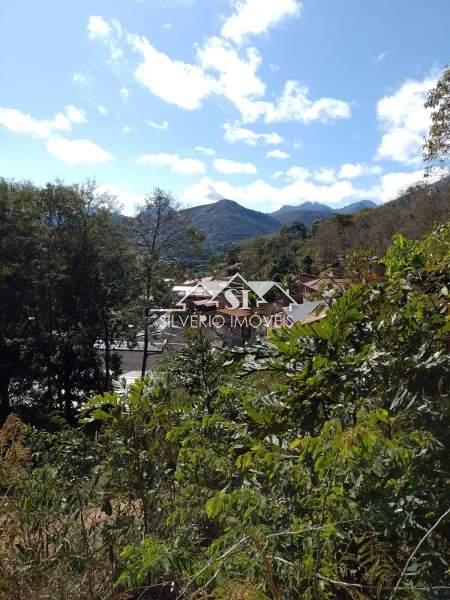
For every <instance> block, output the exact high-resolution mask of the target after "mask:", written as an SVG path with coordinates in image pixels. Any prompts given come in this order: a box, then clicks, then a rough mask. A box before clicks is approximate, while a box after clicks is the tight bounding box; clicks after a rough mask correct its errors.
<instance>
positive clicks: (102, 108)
mask: <svg viewBox="0 0 450 600" xmlns="http://www.w3.org/2000/svg"><path fill="white" fill-rule="evenodd" d="M97 108H98V112H99V113H100V114H101V115H103V116H105V115H107V114H108V110H107V109H106V107H104V106H103V105H102V104H100V106H98V107H97Z"/></svg>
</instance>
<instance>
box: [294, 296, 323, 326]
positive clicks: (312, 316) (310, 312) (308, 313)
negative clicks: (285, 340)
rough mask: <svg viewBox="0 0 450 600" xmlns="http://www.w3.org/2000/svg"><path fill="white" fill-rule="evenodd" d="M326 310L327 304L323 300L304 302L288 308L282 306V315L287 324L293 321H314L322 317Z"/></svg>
mask: <svg viewBox="0 0 450 600" xmlns="http://www.w3.org/2000/svg"><path fill="white" fill-rule="evenodd" d="M327 310H328V305H327V304H326V303H325V302H324V301H323V300H314V301H312V302H304V303H303V304H297V305H296V306H291V307H290V308H283V315H284V319H285V323H286V324H287V325H293V324H294V323H314V322H315V321H320V319H323V318H324V317H325V316H326V314H327Z"/></svg>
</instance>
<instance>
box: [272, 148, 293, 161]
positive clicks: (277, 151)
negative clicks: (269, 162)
mask: <svg viewBox="0 0 450 600" xmlns="http://www.w3.org/2000/svg"><path fill="white" fill-rule="evenodd" d="M289 156H290V154H288V153H287V152H284V151H283V150H280V149H279V148H276V149H275V150H270V151H269V152H268V153H267V154H266V158H277V159H278V160H284V159H285V158H289Z"/></svg>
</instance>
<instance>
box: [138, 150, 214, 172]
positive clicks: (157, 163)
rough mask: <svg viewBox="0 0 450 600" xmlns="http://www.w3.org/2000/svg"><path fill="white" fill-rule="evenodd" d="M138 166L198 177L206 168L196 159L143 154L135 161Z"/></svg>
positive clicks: (164, 154) (162, 153) (176, 155)
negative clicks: (163, 168) (168, 169)
mask: <svg viewBox="0 0 450 600" xmlns="http://www.w3.org/2000/svg"><path fill="white" fill-rule="evenodd" d="M137 163H138V164H140V165H147V166H150V167H159V168H160V167H169V168H170V169H171V170H172V171H173V172H174V173H181V174H183V175H198V174H201V173H205V171H206V168H205V165H204V163H203V162H202V161H201V160H198V159H196V158H181V157H180V156H178V154H167V153H165V152H161V153H160V154H143V155H142V156H140V157H139V158H138V159H137Z"/></svg>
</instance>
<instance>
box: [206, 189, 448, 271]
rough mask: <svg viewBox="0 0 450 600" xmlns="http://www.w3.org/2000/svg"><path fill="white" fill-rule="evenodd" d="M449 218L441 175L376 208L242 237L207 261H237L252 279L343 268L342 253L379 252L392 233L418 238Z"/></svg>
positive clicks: (220, 266)
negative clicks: (229, 248)
mask: <svg viewBox="0 0 450 600" xmlns="http://www.w3.org/2000/svg"><path fill="white" fill-rule="evenodd" d="M449 219H450V187H449V181H448V179H444V180H442V182H441V183H440V185H422V186H417V187H415V188H413V189H411V190H409V191H408V192H407V193H406V194H404V195H403V196H401V197H400V198H398V199H397V200H394V201H392V202H388V203H386V204H384V205H381V206H378V207H376V208H367V209H363V210H360V211H359V212H355V213H353V214H343V213H338V214H334V216H332V217H331V218H329V219H327V220H323V221H315V222H313V223H312V225H311V228H310V229H309V230H308V229H307V228H306V227H304V224H302V223H297V224H295V223H294V224H290V225H286V226H285V227H283V228H282V229H281V231H280V232H279V233H276V234H274V235H269V236H265V237H260V238H257V239H253V240H246V241H243V242H242V243H241V244H239V245H238V246H236V247H235V248H233V249H232V250H230V251H229V252H228V253H227V254H225V256H222V257H220V256H219V257H216V258H215V259H212V260H211V263H210V264H211V267H212V268H213V269H216V270H219V271H221V270H222V271H223V270H225V271H226V270H227V268H228V269H230V270H233V269H235V268H236V267H237V266H238V267H239V269H240V270H241V272H242V273H243V274H244V275H246V276H247V277H251V278H254V279H257V278H258V277H259V278H262V279H264V278H266V279H267V278H269V279H278V280H281V279H282V278H283V277H286V276H290V275H295V274H296V273H299V272H302V271H306V272H310V271H312V272H315V273H318V272H320V271H321V270H324V269H327V268H332V269H335V270H336V269H337V270H338V271H343V270H345V269H346V268H347V267H348V264H347V262H348V261H347V260H346V258H347V257H350V256H352V255H353V254H354V253H355V252H357V253H360V254H361V253H362V254H366V255H371V256H379V257H380V256H382V255H383V254H384V252H385V251H386V249H387V247H388V246H389V244H390V243H391V242H392V239H393V236H394V235H395V234H396V233H401V234H403V235H404V236H405V237H409V238H413V239H417V238H420V237H422V236H423V235H426V234H427V233H429V232H430V231H431V230H432V228H433V227H434V226H435V225H436V224H439V223H445V222H447V221H448V220H449Z"/></svg>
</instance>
